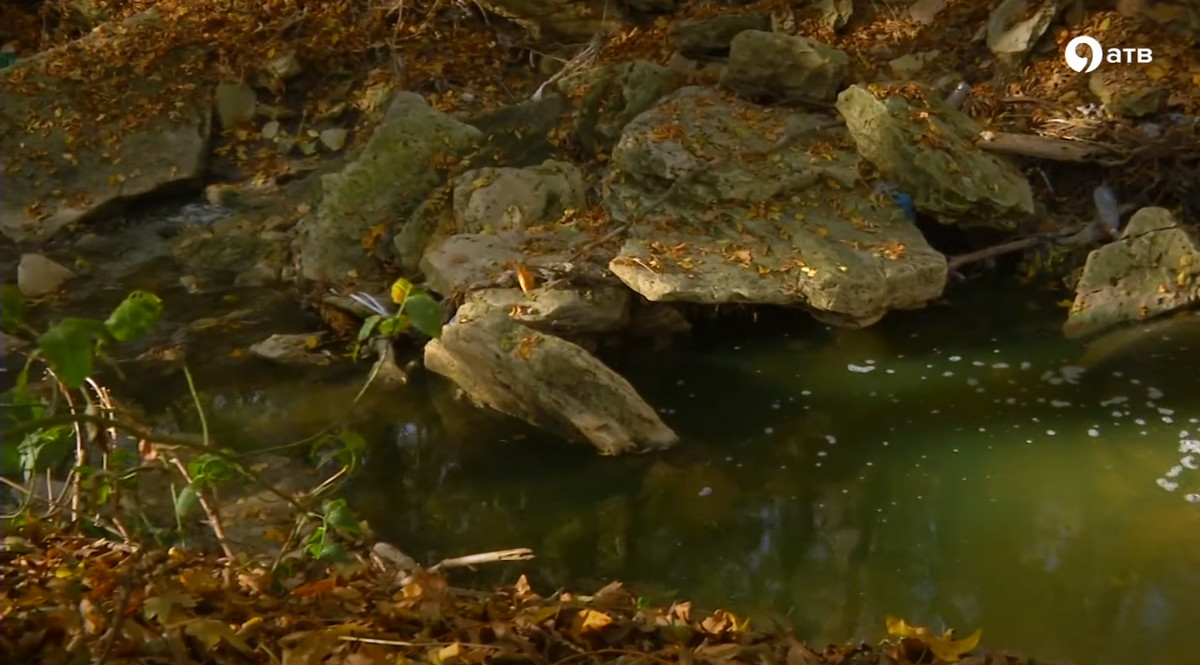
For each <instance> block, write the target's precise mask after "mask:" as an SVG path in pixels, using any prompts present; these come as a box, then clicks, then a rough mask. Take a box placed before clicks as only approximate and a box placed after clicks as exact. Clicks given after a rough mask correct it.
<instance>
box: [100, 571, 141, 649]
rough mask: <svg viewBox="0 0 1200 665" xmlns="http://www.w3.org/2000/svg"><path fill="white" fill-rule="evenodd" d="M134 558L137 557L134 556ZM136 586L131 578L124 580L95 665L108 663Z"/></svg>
mask: <svg viewBox="0 0 1200 665" xmlns="http://www.w3.org/2000/svg"><path fill="white" fill-rule="evenodd" d="M134 556H137V555H136V554H135V555H134ZM135 586H137V585H136V584H135V583H134V580H133V577H132V576H131V577H130V579H128V580H126V584H125V585H124V587H123V588H122V589H121V597H120V598H119V599H118V600H117V606H116V610H115V611H116V616H114V617H113V620H112V624H111V625H110V626H109V627H108V632H107V633H105V635H104V642H103V645H104V646H103V647H102V648H101V649H100V657H99V658H97V659H96V665H104V664H105V663H107V662H108V657H109V656H110V655H112V650H113V645H115V644H116V643H117V636H118V635H120V634H121V626H122V625H123V624H124V623H125V610H126V608H128V607H129V597H130V596H132V595H133V588H134V587H135Z"/></svg>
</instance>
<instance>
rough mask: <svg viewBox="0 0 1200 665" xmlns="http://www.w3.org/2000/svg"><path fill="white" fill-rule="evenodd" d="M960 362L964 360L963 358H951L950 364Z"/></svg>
mask: <svg viewBox="0 0 1200 665" xmlns="http://www.w3.org/2000/svg"><path fill="white" fill-rule="evenodd" d="M960 360H962V356H950V362H952V363H956V362H958V361H960Z"/></svg>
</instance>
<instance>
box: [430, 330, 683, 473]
mask: <svg viewBox="0 0 1200 665" xmlns="http://www.w3.org/2000/svg"><path fill="white" fill-rule="evenodd" d="M425 366H426V367H427V368H428V369H429V370H430V371H432V372H434V373H437V374H440V375H442V376H444V377H446V378H448V379H450V380H451V381H453V382H454V383H455V384H457V385H458V386H459V387H460V388H462V390H463V391H464V392H465V393H466V394H467V395H468V396H470V397H471V399H472V400H473V401H475V402H476V403H477V404H481V405H484V406H488V407H490V408H492V409H495V410H496V411H500V412H501V413H506V414H508V415H510V416H513V417H515V418H519V419H521V420H524V421H526V422H528V423H530V424H532V425H534V426H535V427H540V428H542V429H545V430H547V431H549V432H552V433H555V434H558V435H560V436H563V437H565V438H567V439H570V440H572V441H578V442H587V443H590V444H592V445H593V446H595V447H596V449H597V450H599V451H600V453H601V454H604V455H617V454H622V453H638V452H649V451H654V450H662V449H665V448H669V447H671V446H673V445H675V444H676V443H678V441H679V437H678V436H677V435H676V434H675V433H674V432H673V431H671V429H670V428H669V427H667V426H666V425H665V424H664V423H663V422H662V420H661V419H660V418H659V417H658V414H657V413H655V411H654V409H653V408H651V407H650V406H649V405H648V404H646V402H645V401H644V400H643V399H642V398H641V396H639V395H638V394H637V391H636V390H634V388H633V386H631V385H630V384H629V382H628V381H626V380H625V379H624V378H622V377H621V376H619V375H618V374H617V373H616V372H613V371H612V370H611V369H609V368H608V367H607V366H605V365H604V364H603V363H601V362H600V361H599V360H597V359H596V358H595V357H594V356H592V355H590V354H588V353H587V352H586V351H584V350H583V349H582V348H580V347H579V346H576V345H575V344H572V343H570V342H567V341H565V340H562V339H559V338H557V337H553V336H550V335H546V334H543V333H540V332H538V331H536V330H532V329H530V328H527V327H525V326H523V325H521V324H520V323H517V322H516V321H514V320H512V319H511V318H510V317H509V316H508V315H507V314H505V313H504V312H498V311H490V312H484V313H482V315H481V316H479V317H478V318H467V317H465V316H462V315H460V316H457V317H455V319H454V321H452V322H451V323H450V325H448V326H446V327H445V329H444V330H443V332H442V336H441V338H440V339H436V340H433V341H431V342H429V343H428V344H426V345H425Z"/></svg>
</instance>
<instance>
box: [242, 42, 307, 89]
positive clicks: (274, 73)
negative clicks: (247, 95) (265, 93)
mask: <svg viewBox="0 0 1200 665" xmlns="http://www.w3.org/2000/svg"><path fill="white" fill-rule="evenodd" d="M303 71H304V68H303V67H301V66H300V60H299V59H298V58H297V57H296V54H295V53H292V52H290V51H289V52H288V53H284V54H283V55H279V56H276V57H274V58H272V59H271V60H270V61H268V62H267V64H266V65H264V66H263V68H262V69H261V70H259V71H258V73H257V75H256V76H255V77H254V81H255V85H257V86H258V87H260V88H265V89H267V90H270V91H272V92H275V93H279V92H282V91H283V84H285V83H287V82H288V81H290V80H292V79H294V78H296V77H297V76H299V75H300V73H301V72H303Z"/></svg>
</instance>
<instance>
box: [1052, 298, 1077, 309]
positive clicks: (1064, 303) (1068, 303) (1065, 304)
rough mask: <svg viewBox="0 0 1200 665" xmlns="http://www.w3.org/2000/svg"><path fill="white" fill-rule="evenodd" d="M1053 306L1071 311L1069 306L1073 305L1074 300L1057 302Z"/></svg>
mask: <svg viewBox="0 0 1200 665" xmlns="http://www.w3.org/2000/svg"><path fill="white" fill-rule="evenodd" d="M1055 304H1056V305H1058V306H1059V307H1062V308H1064V309H1071V306H1072V305H1074V304H1075V301H1074V300H1059V301H1058V302H1057V303H1055Z"/></svg>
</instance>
